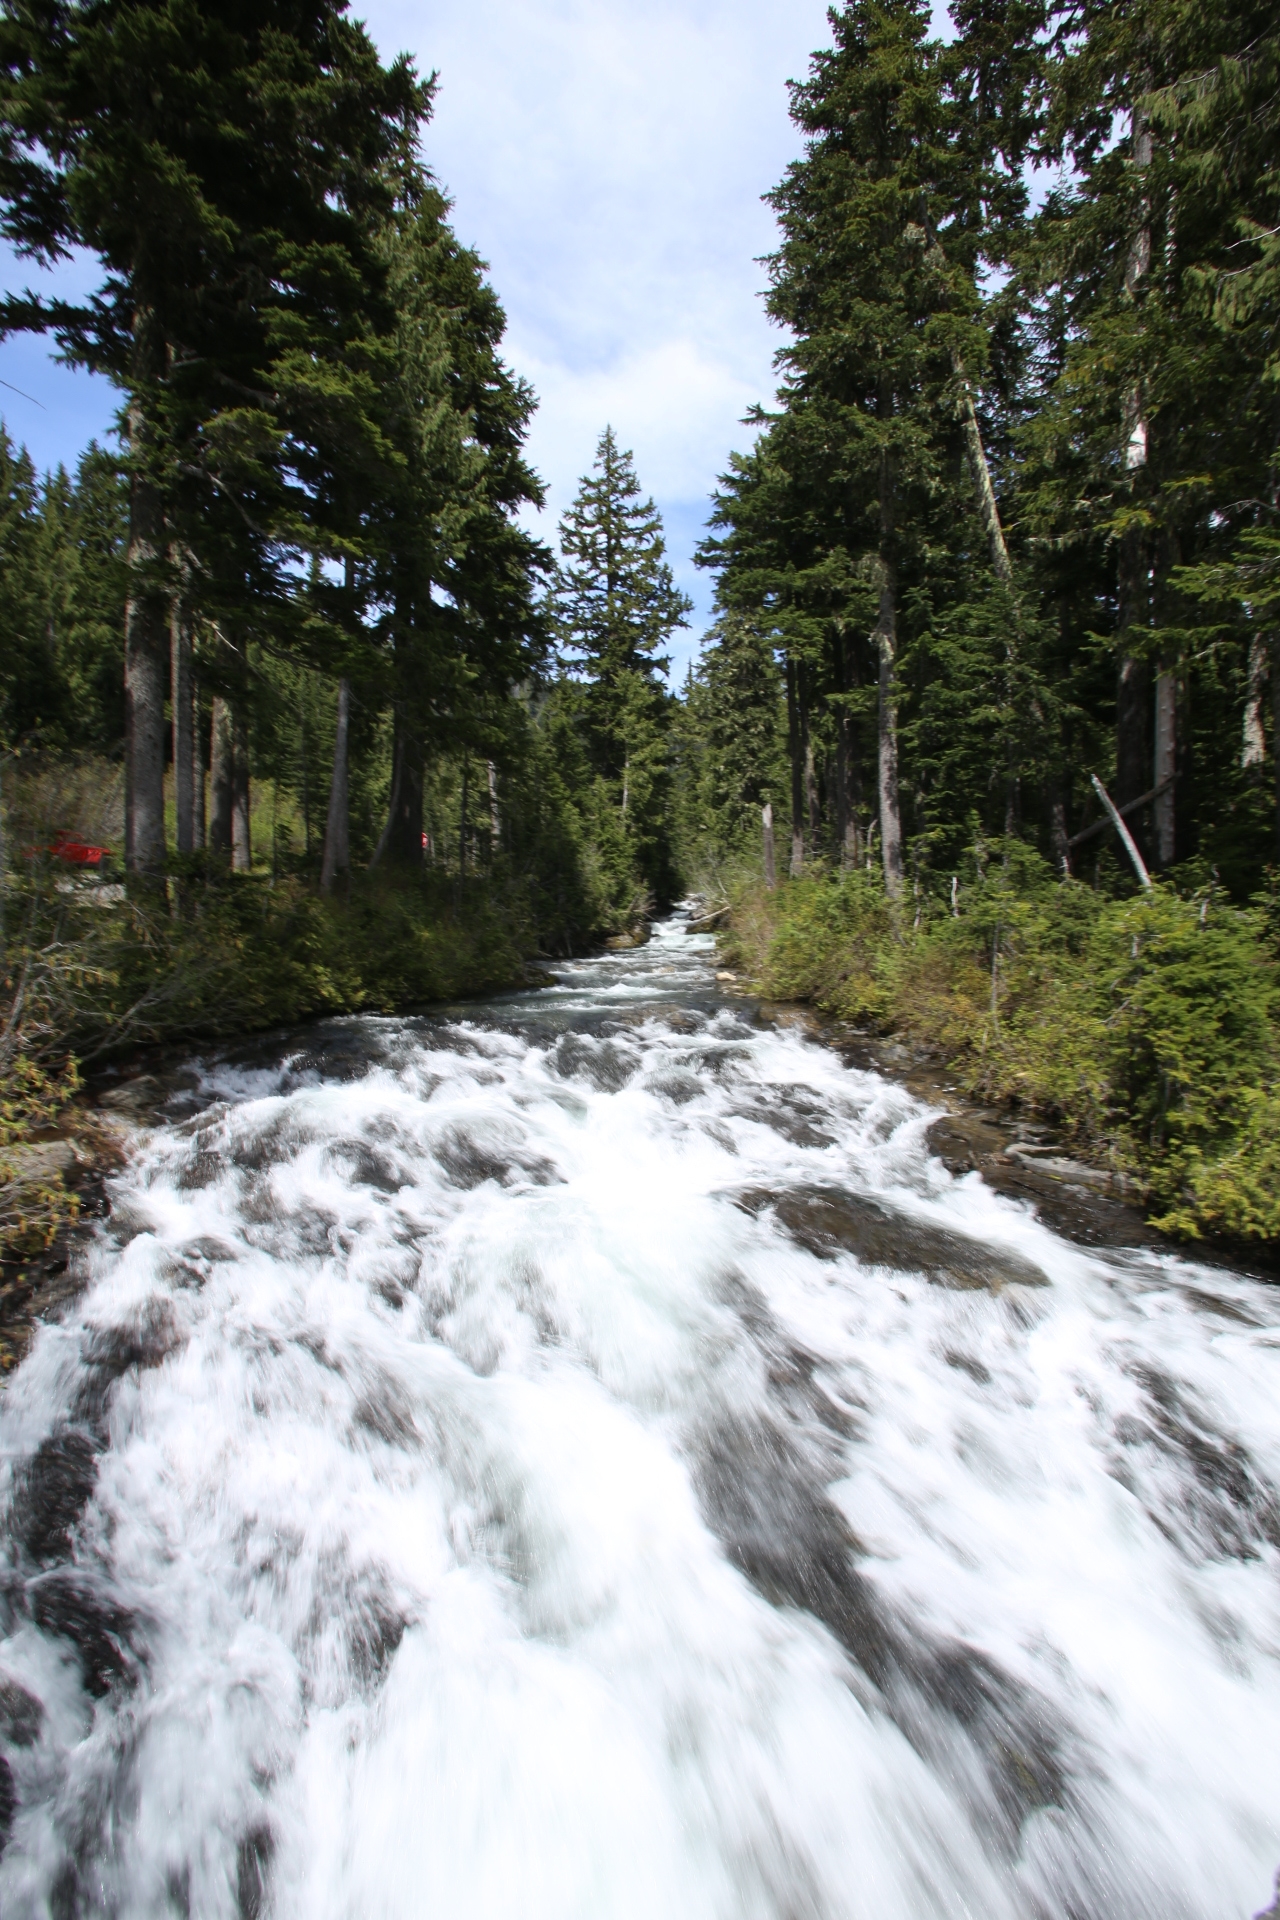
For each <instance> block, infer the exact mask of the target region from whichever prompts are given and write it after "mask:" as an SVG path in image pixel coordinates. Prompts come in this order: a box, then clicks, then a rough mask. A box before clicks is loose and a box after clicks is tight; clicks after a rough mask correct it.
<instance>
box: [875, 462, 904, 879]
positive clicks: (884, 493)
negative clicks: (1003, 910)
mask: <svg viewBox="0 0 1280 1920" xmlns="http://www.w3.org/2000/svg"><path fill="white" fill-rule="evenodd" d="M895 504H896V503H895V500H894V475H893V470H892V463H891V461H890V459H889V456H888V455H887V454H882V455H881V456H880V608H879V619H878V620H877V622H876V631H875V642H876V649H877V652H878V654H879V658H880V684H879V703H878V709H877V746H878V753H877V784H878V787H879V800H880V857H881V860H882V862H883V865H884V884H885V887H886V889H887V891H888V893H889V897H890V898H891V899H893V900H896V899H898V898H899V897H900V895H901V893H902V883H903V872H904V869H903V863H902V814H901V810H900V804H899V798H898V694H897V686H896V683H895V674H894V670H895V665H896V658H897V645H898V576H897V569H896V567H895V566H894V563H893V552H892V543H893V534H894V510H895Z"/></svg>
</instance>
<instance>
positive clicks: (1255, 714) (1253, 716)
mask: <svg viewBox="0 0 1280 1920" xmlns="http://www.w3.org/2000/svg"><path fill="white" fill-rule="evenodd" d="M1269 656H1270V649H1269V647H1268V645H1267V636H1266V635H1265V634H1263V633H1255V634H1254V635H1252V637H1251V638H1250V641H1249V689H1248V692H1247V694H1246V696H1245V703H1244V737H1243V739H1242V740H1241V743H1240V765H1241V766H1242V767H1243V768H1244V771H1245V772H1246V773H1248V772H1250V771H1252V770H1255V769H1256V771H1257V773H1258V774H1260V773H1261V770H1262V765H1263V762H1264V761H1265V760H1266V757H1267V730H1266V722H1265V721H1264V720H1263V717H1262V716H1263V712H1264V711H1265V707H1266V696H1265V693H1264V691H1263V689H1264V688H1265V686H1266V684H1267V673H1268V669H1269V664H1270V659H1269Z"/></svg>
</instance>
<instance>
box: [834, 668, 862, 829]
mask: <svg viewBox="0 0 1280 1920" xmlns="http://www.w3.org/2000/svg"><path fill="white" fill-rule="evenodd" d="M838 661H839V683H840V691H841V693H852V691H853V689H854V688H855V687H856V686H857V684H858V663H857V656H856V655H855V653H854V651H853V646H852V643H851V642H850V641H849V639H848V638H847V636H842V637H841V639H840V642H839V645H838ZM861 822H862V759H861V754H860V751H859V740H858V731H857V728H856V726H855V725H854V720H853V715H852V714H851V713H850V712H849V711H848V709H847V708H846V707H844V706H843V705H842V706H841V709H840V712H839V715H838V716H837V719H836V840H837V843H838V845H839V849H840V864H841V866H842V867H856V866H857V865H858V863H859V861H860V860H861V858H862V824H861Z"/></svg>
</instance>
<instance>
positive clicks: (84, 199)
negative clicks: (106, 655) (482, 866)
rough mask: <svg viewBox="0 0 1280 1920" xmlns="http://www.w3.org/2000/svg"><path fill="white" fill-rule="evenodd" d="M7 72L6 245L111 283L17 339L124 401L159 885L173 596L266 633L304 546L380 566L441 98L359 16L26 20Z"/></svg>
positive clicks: (134, 770)
mask: <svg viewBox="0 0 1280 1920" xmlns="http://www.w3.org/2000/svg"><path fill="white" fill-rule="evenodd" d="M0 76H2V78H0V92H2V96H3V97H2V99H0V193H2V194H3V198H4V201H5V205H6V213H5V221H4V229H5V232H6V235H7V236H8V237H9V238H10V239H11V240H13V241H14V242H15V243H16V245H17V246H18V248H19V250H20V251H22V252H26V253H28V254H33V255H35V256H36V257H37V258H41V259H44V260H52V259H56V258H58V257H60V256H61V255H63V254H65V253H66V252H68V251H69V249H71V248H72V247H74V246H82V247H86V248H88V249H89V250H90V251H91V252H94V253H96V254H97V255H98V257H99V259H100V261H101V263H102V267H103V271H104V279H103V283H102V285H101V287H100V289H99V291H98V293H97V294H96V296H95V297H94V298H93V299H92V300H91V301H90V302H89V303H87V304H85V305H82V306H79V307H73V306H71V305H69V304H67V303H63V302H55V303H52V304H47V303H44V302H42V301H40V300H38V299H35V298H32V297H30V296H28V297H25V298H22V299H17V300H10V301H9V302H7V303H6V305H5V310H4V314H3V322H4V325H5V326H6V327H7V328H10V329H12V328H14V327H29V328H42V329H51V330H52V331H53V332H54V333H55V334H56V336H57V338H58V340H59V344H60V345H61V347H62V349H63V352H64V353H65V354H66V355H67V356H68V358H70V359H72V360H73V361H76V362H79V363H80V364H83V365H87V366H90V367H92V368H94V369H95V370H97V371H100V372H104V373H106V374H108V375H109V376H110V377H111V378H112V379H113V380H115V381H116V382H117V384H118V385H119V386H120V387H121V388H122V389H123V390H124V392H125V395H126V405H125V418H126V421H127V431H128V464H129V472H130V537H129V555H128V561H129V571H130V581H131V585H130V593H129V601H128V607H127V611H126V622H125V685H126V754H127V802H126V808H127V839H128V860H129V863H130V866H131V867H132V868H133V869H134V870H135V871H137V872H139V873H144V872H150V871H154V870H155V868H156V867H157V866H158V865H159V864H160V862H161V860H162V858H163V851H164V820H163V803H162V785H161V783H162V775H163V765H164V704H165V683H166V678H167V672H166V669H167V665H168V654H169V647H170V627H171V624H172V623H171V619H170V607H171V602H172V600H173V598H174V595H175V593H176V592H177V591H179V589H180V590H181V591H182V593H184V594H186V593H188V592H189V591H191V590H192V583H193V581H195V580H198V582H199V585H200V587H201V588H202V589H203V594H204V598H205V600H206V604H207V610H208V611H209V612H210V614H211V616H212V617H214V618H216V619H219V620H232V619H236V618H237V617H238V618H239V619H241V620H243V618H244V616H245V613H246V611H247V608H246V602H248V601H252V602H254V603H255V604H254V607H253V615H252V617H253V618H254V619H255V620H257V621H259V622H261V621H262V620H263V619H264V618H266V617H268V616H269V613H270V609H271V606H272V603H273V602H275V603H277V605H279V606H283V607H285V608H287V607H288V606H289V605H290V604H292V602H293V600H294V596H293V595H292V594H291V593H290V591H289V582H290V579H291V569H293V568H294V567H295V565H296V556H297V553H298V550H299V549H301V550H303V551H307V550H310V551H316V550H319V551H322V552H330V553H332V552H334V551H335V550H336V551H337V552H338V553H340V554H341V553H343V552H345V553H347V554H348V555H351V554H354V553H357V552H358V533H359V521H360V508H359V504H358V503H359V499H360V494H361V487H362V484H364V485H366V486H367V483H368V482H369V480H370V479H371V478H372V479H373V480H374V481H375V483H376V481H377V480H378V479H379V478H381V477H383V474H384V472H385V467H386V463H387V459H388V457H389V456H390V454H391V450H390V449H389V448H388V447H387V446H386V445H385V444H384V443H383V441H382V439H381V436H380V435H379V433H378V430H377V424H376V421H375V420H374V419H372V418H371V416H370V403H371V402H372V400H373V398H374V395H375V392H376V380H375V379H373V377H372V374H371V369H370V366H369V361H370V357H371V355H373V356H374V357H375V358H376V353H377V342H378V338H379V335H381V336H383V337H385V336H386V334H387V333H388V332H389V327H390V316H389V314H379V313H378V311H377V302H378V299H379V296H380V291H381V285H380V283H381V282H382V281H384V280H385V275H380V274H379V270H378V266H377V261H376V256H375V253H374V250H373V244H372V233H373V224H372V219H371V216H372V214H373V213H374V212H375V211H376V210H377V209H378V208H379V207H384V208H385V207H386V206H387V205H388V204H389V201H390V197H391V194H392V191H393V187H392V180H391V173H390V171H389V169H390V165H391V163H392V162H393V161H394V160H395V159H396V157H397V156H404V157H405V158H407V157H408V156H409V154H410V153H411V149H412V144H413V140H414V138H415V136H416V133H417V130H418V126H419V123H420V121H421V119H422V116H423V114H424V112H425V109H426V96H425V94H424V92H423V90H422V89H421V88H420V87H419V86H418V84H417V82H416V80H415V79H414V76H413V73H412V69H411V68H410V67H409V65H408V63H407V62H403V61H402V62H399V63H397V65H395V66H394V67H393V68H391V69H390V70H389V71H387V70H384V69H383V68H382V66H381V65H380V63H379V61H378V59H377V55H376V53H375V51H374V49H373V46H372V43H371V41H370V40H369V37H368V35H367V33H366V32H365V31H364V29H363V28H361V27H358V26H356V25H354V24H352V23H350V22H349V21H347V20H346V19H345V17H344V7H343V5H342V4H341V0H278V3H277V4H272V5H269V6H266V7H264V6H262V5H256V6H252V7H246V6H243V5H233V6H230V7H228V6H225V5H219V6H216V7H215V6H201V5H198V4H180V0H91V4H87V5H83V6H76V7H71V6H57V7H52V8H46V7H43V6H30V5H27V4H25V0H14V4H11V5H10V6H8V7H7V8H6V11H5V15H4V18H3V20H2V21H0ZM346 611H347V616H348V617H347V623H346V624H347V628H348V631H349V632H351V633H352V634H354V631H355V629H354V626H353V624H352V619H351V611H350V609H347V610H346ZM235 638H236V639H238V640H239V641H240V642H241V644H240V646H239V649H238V656H239V658H241V659H243V657H244V645H243V640H244V636H243V634H238V635H236V636H235Z"/></svg>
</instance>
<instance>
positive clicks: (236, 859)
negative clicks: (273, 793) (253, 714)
mask: <svg viewBox="0 0 1280 1920" xmlns="http://www.w3.org/2000/svg"><path fill="white" fill-rule="evenodd" d="M232 718H233V721H234V725H233V728H232V740H233V744H234V753H233V756H232V762H231V867H232V871H233V872H234V873H248V871H249V869H250V868H251V867H252V865H253V843H252V841H251V840H250V838H249V823H250V813H249V728H248V724H247V722H246V721H245V718H244V715H243V713H241V712H237V713H234V714H233V716H232Z"/></svg>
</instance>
